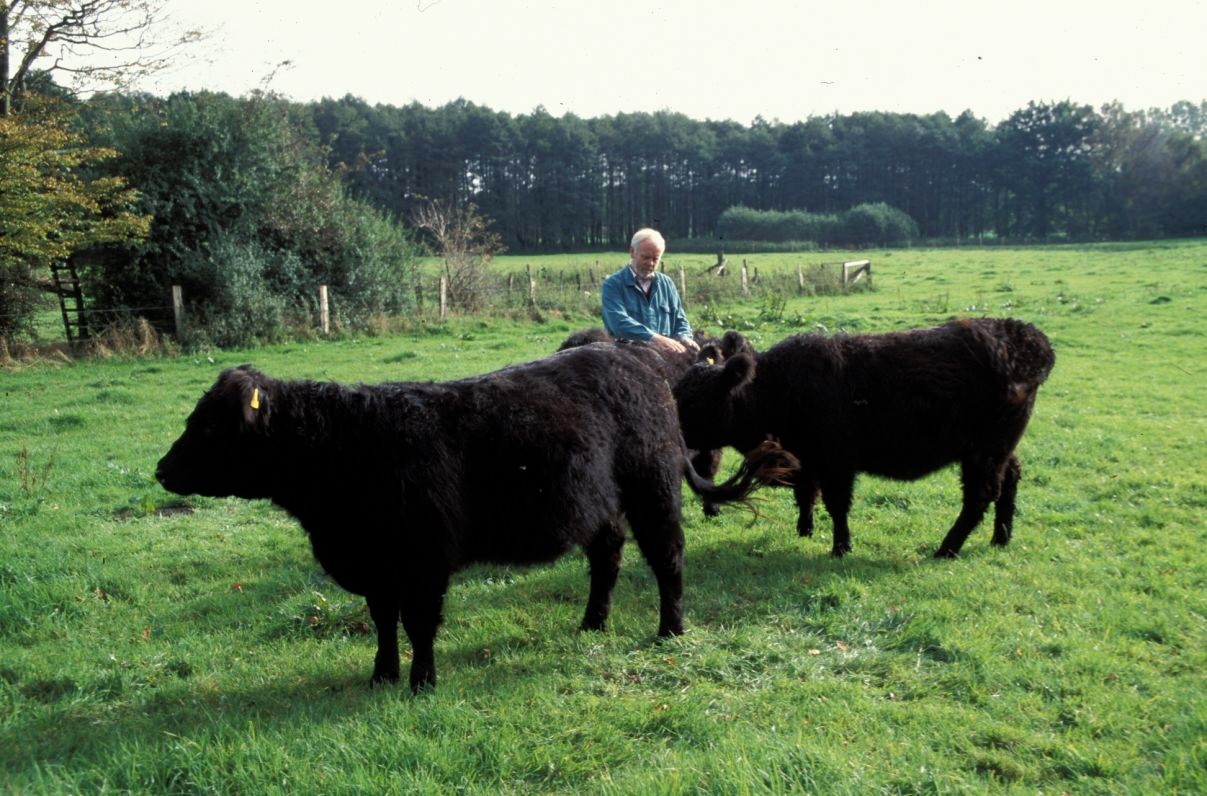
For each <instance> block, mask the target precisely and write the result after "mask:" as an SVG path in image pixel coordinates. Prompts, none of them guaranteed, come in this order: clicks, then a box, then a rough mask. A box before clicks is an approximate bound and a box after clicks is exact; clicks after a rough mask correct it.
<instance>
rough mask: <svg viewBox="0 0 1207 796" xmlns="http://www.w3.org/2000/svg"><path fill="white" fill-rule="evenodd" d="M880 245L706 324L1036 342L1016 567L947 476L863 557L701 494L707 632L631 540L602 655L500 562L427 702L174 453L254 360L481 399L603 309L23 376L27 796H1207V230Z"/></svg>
mask: <svg viewBox="0 0 1207 796" xmlns="http://www.w3.org/2000/svg"><path fill="white" fill-rule="evenodd" d="M863 256H867V253H864V255H863ZM870 256H871V259H872V262H873V266H874V272H875V289H874V290H871V291H861V292H857V293H852V294H850V295H835V296H825V297H807V296H797V295H795V294H794V293H792V294H790V295H787V296H784V297H783V299H784V300H782V301H777V300H772V298H773V297H769V296H767V295H761V296H758V297H755V298H752V299H750V300H748V301H746V302H740V301H734V302H733V303H731V304H727V305H726V306H715V305H710V306H708V307H705V306H703V305H701V304H700V303H699V302H698V301H695V300H693V299H692V296H691V293H692V291H691V290H690V289H689V296H688V299H689V314H690V316H691V318H692V320H693V322H694V323H697V324H701V323H702V324H703V325H705V326H706V327H708V328H710V329H711V331H714V332H718V331H720V328H719V327H718V326H716V325H713V323H712V322H713V321H715V320H716V319H724V320H725V321H726V322H727V323H730V324H732V325H735V326H737V327H738V328H740V329H742V330H744V331H745V332H746V333H747V334H749V335H750V337H751V339H752V340H753V341H755V342H756V343H757V344H758V345H760V346H765V345H769V344H771V343H773V342H775V341H776V340H778V339H779V338H781V337H783V336H785V335H787V334H791V333H795V332H801V331H819V330H824V331H828V332H836V331H839V330H846V331H852V332H871V331H881V330H888V329H896V328H904V327H913V326H924V325H930V324H933V323H936V322H940V321H943V320H946V319H948V318H950V317H955V316H970V315H971V316H976V315H1010V316H1016V317H1020V318H1023V319H1025V320H1028V321H1031V322H1033V323H1035V324H1037V325H1038V326H1040V327H1041V328H1042V329H1044V330H1045V331H1046V332H1047V333H1048V335H1049V336H1050V337H1051V339H1052V342H1053V345H1054V347H1055V349H1056V353H1057V363H1056V368H1055V371H1054V372H1053V374H1052V377H1051V378H1050V380H1049V381H1048V383H1047V384H1046V385H1045V386H1044V387H1042V388H1041V390H1040V394H1039V400H1038V404H1037V408H1036V412H1035V417H1034V420H1033V421H1032V424H1031V427H1030V429H1029V431H1028V433H1027V435H1026V437H1025V438H1024V440H1023V442H1022V445H1021V448H1020V455H1021V457H1022V459H1023V467H1024V474H1023V482H1022V484H1021V486H1020V488H1019V515H1018V517H1017V519H1016V523H1015V535H1014V542H1013V543H1012V544H1011V545H1010V546H1009V547H1007V548H1005V549H996V548H991V547H990V545H989V543H988V540H989V529H988V528H987V527H985V526H982V527H981V528H980V529H978V531H977V532H975V533H974V534H973V536H972V537H971V538H970V539H969V541H968V542H967V544H966V545H965V547H964V551H963V557H962V558H960V559H958V560H954V561H936V560H933V559H932V558H931V557H930V554H931V553H932V552H933V550H934V549H935V547H936V546H937V545H938V543H939V541H940V539H941V538H942V535H943V533H944V532H945V531H946V529H947V527H948V526H949V524H950V522H951V521H952V520H953V519H954V516H955V514H956V510H957V505H958V494H959V485H958V478H957V475H956V473H955V472H954V471H952V470H947V471H943V472H941V473H939V474H936V475H934V476H931V477H929V478H926V479H923V480H921V481H918V482H913V483H897V482H888V481H883V480H878V479H874V478H861V479H860V481H859V483H858V484H857V486H856V497H855V503H854V506H853V510H852V514H851V524H852V529H853V541H854V546H855V549H854V551H853V552H852V553H851V554H850V555H849V556H848V557H846V558H845V559H843V560H833V559H831V558H829V557H828V555H827V552H828V550H829V524H828V520H827V519H826V518H825V516H824V513H820V516H819V531H818V534H817V536H816V537H815V538H813V539H806V540H801V539H798V538H797V537H796V535H795V532H794V523H795V508H794V506H793V505H792V502H791V495H790V493H789V492H788V491H787V490H774V491H766V492H763V493H762V496H761V500H762V502H761V503H760V509H761V511H762V513H763V514H764V515H765V516H764V517H763V518H761V519H759V520H757V521H755V522H753V523H752V522H751V519H750V516H749V515H748V514H746V513H743V512H741V511H734V510H730V511H728V512H727V513H726V514H724V515H723V516H722V517H721V518H719V519H713V520H708V519H705V518H704V517H703V516H702V514H701V513H700V511H699V505H698V503H697V502H696V501H695V500H694V499H689V500H688V501H686V505H685V510H684V520H685V532H686V535H687V540H688V548H687V557H686V587H687V590H686V611H687V613H686V621H687V627H688V631H687V633H686V634H685V635H684V636H682V637H680V638H676V639H673V640H669V641H665V642H662V643H658V642H657V641H656V640H655V638H654V630H655V628H656V623H657V605H656V604H657V593H656V588H655V585H654V582H653V578H652V576H651V575H650V573H649V571H648V569H647V568H646V567H645V565H644V563H643V562H642V561H641V559H640V556H639V555H638V554H637V552H636V550H635V549H634V548H633V546H632V545H630V546H629V547H628V548H627V549H626V555H625V566H624V569H623V571H622V573H621V580H620V583H619V584H618V586H617V590H616V595H615V604H614V608H613V614H612V621H611V624H610V627H609V630H608V631H607V632H605V633H602V634H580V633H578V632H576V631H575V627H576V625H577V622H578V620H579V618H580V616H581V611H582V607H583V604H584V602H585V599H586V592H587V573H586V563H585V560H584V559H583V557H582V556H580V555H570V556H568V557H566V558H565V559H563V560H562V561H560V562H558V563H557V564H555V565H552V566H548V567H541V568H534V569H518V568H505V567H477V568H474V569H471V570H468V571H466V572H463V573H461V574H460V575H458V576H457V577H456V578H455V579H454V582H453V585H452V587H451V589H450V592H449V595H448V598H447V603H446V621H445V624H444V626H443V628H442V630H441V633H440V635H439V636H438V637H437V644H436V656H437V668H438V670H439V676H440V686H439V689H438V690H437V691H436V692H435V693H434V694H430V695H425V696H422V697H420V698H412V697H411V696H410V694H409V691H408V690H407V689H406V687H405V685H403V686H401V687H398V688H385V689H374V690H370V689H369V688H368V687H367V680H368V676H369V673H370V671H371V668H372V658H373V651H374V647H375V642H374V638H373V635H372V633H371V628H370V625H369V620H368V615H367V612H366V611H365V610H364V608H363V602H362V601H361V600H360V599H359V598H354V597H352V596H351V595H349V594H347V593H345V592H343V591H341V590H340V589H339V588H338V587H337V586H335V585H334V584H333V583H332V582H330V581H329V580H327V579H326V578H325V577H324V576H323V574H322V572H321V571H320V570H319V568H318V567H317V565H316V564H315V563H314V561H313V559H312V557H311V554H310V551H309V547H308V544H307V542H306V539H305V536H304V534H303V532H302V531H301V530H300V529H299V527H298V526H297V525H296V524H295V523H294V522H293V521H291V520H290V519H289V518H288V517H287V516H285V515H284V514H282V513H280V512H279V511H277V510H275V509H273V508H272V507H271V506H270V505H267V504H263V503H251V502H246V501H239V500H213V499H204V498H189V499H181V498H178V497H177V496H174V495H170V494H168V493H166V492H164V491H163V490H162V489H161V488H159V487H158V485H157V484H156V483H155V481H154V479H153V477H152V473H153V470H154V467H155V462H156V461H157V459H158V458H159V456H161V455H162V454H163V452H164V451H166V449H167V447H168V446H169V444H170V443H171V442H172V440H173V439H174V438H175V437H176V436H177V435H178V434H179V432H180V431H181V429H182V427H183V421H184V418H185V416H186V415H187V414H188V412H189V411H190V410H191V408H192V406H193V404H194V403H195V401H196V399H197V398H198V397H199V396H200V395H201V393H202V392H203V391H204V390H205V389H206V388H207V387H208V386H209V385H210V384H211V383H212V382H213V380H214V378H215V377H216V375H217V373H218V371H219V370H220V369H221V368H223V367H228V366H232V365H236V364H240V363H242V362H254V363H256V364H257V365H258V366H259V367H261V368H262V369H263V370H265V371H266V372H268V373H269V374H271V375H274V376H278V377H286V378H301V377H305V378H319V379H325V378H331V379H337V380H341V381H349V382H354V381H365V382H376V381H383V380H390V379H395V380H397V379H402V380H412V379H413V380H428V379H449V378H456V377H460V376H466V375H471V374H477V373H482V372H485V371H487V370H491V369H494V368H497V367H500V366H503V365H506V364H509V363H514V362H520V361H525V360H529V359H533V358H536V357H539V356H542V355H543V354H545V353H548V352H551V351H553V350H554V349H555V348H556V346H557V344H558V343H559V342H560V340H561V339H562V338H563V337H564V336H565V335H566V333H568V332H569V331H571V330H573V329H576V328H579V327H582V326H586V325H591V324H592V323H593V320H592V318H591V317H590V316H589V315H588V314H586V313H582V314H577V315H574V314H572V315H571V316H570V317H559V316H558V315H557V314H556V313H550V314H547V316H546V319H545V322H544V323H540V324H537V323H522V322H519V321H515V320H509V319H505V318H493V319H485V320H479V319H455V320H453V321H450V322H449V323H447V324H435V323H419V322H416V323H415V324H414V325H413V330H412V331H411V332H409V333H407V334H403V335H396V336H389V337H363V338H351V337H345V338H342V339H337V340H329V341H317V342H305V343H296V344H292V345H283V346H277V347H273V348H267V349H261V350H254V351H212V352H203V353H195V354H186V355H181V356H179V357H175V358H142V359H133V358H131V359H108V360H91V361H79V362H76V363H74V364H71V365H68V364H64V363H61V362H60V363H42V364H35V365H24V366H17V367H14V368H12V369H9V370H7V371H0V395H2V399H0V792H13V793H18V792H19V793H62V792H68V793H70V792H82V793H105V792H125V791H137V792H147V791H151V792H189V793H192V792H217V793H271V792H314V793H379V792H380V793H387V792H389V793H449V792H460V791H466V792H477V793H497V792H515V793H529V792H573V793H617V794H621V793H623V794H627V793H696V792H709V793H713V792H715V793H734V794H738V793H762V792H777V793H778V792H821V793H850V794H866V793H875V792H880V793H940V792H958V793H965V792H1018V793H1040V792H1042V793H1062V792H1068V793H1112V794H1114V793H1156V792H1162V793H1188V794H1189V793H1205V792H1207V727H1205V724H1207V698H1205V695H1207V677H1205V676H1204V673H1205V672H1207V654H1205V653H1207V632H1205V630H1207V627H1205V614H1207V599H1205V594H1207V592H1205V589H1204V586H1205V584H1204V575H1205V569H1207V567H1205V556H1204V553H1203V541H1204V534H1203V525H1204V508H1205V507H1207V468H1205V467H1204V455H1205V453H1207V445H1205V443H1207V409H1205V408H1204V407H1205V406H1207V402H1205V401H1204V395H1205V394H1207V376H1205V371H1204V361H1205V356H1204V355H1205V354H1207V344H1205V341H1207V338H1205V335H1207V241H1192V242H1180V243H1169V244H1135V245H1126V246H1124V245H1117V246H1094V247H1052V248H1034V249H993V250H985V249H965V250H935V251H927V250H898V251H892V252H872V253H870ZM596 259H600V258H599V257H598V256H597V255H590V256H585V257H582V258H574V257H551V258H547V259H545V260H542V258H531V257H527V258H512V259H509V258H501V260H500V263H499V267H501V268H519V269H522V268H523V267H524V265H525V264H526V263H531V264H534V265H536V264H538V263H542V262H544V263H545V264H547V265H548V266H549V267H551V268H559V267H562V266H563V264H565V265H566V267H573V266H581V265H583V264H584V263H587V262H593V261H594V260H596ZM615 259H616V260H617V262H616V263H614V265H615V266H617V267H618V266H619V264H620V262H619V261H620V260H622V259H623V258H622V257H617V258H615ZM698 259H699V261H700V263H701V264H703V265H707V264H710V263H711V258H707V257H699V258H698ZM748 259H749V260H750V262H751V265H752V266H757V267H759V268H760V271H761V273H764V274H774V273H786V272H789V271H791V272H792V273H794V269H795V267H796V264H797V263H798V262H805V263H808V262H811V261H814V260H816V261H822V260H831V259H836V258H834V257H831V256H829V255H800V256H794V255H778V254H777V255H765V256H760V255H750V256H748ZM837 259H841V256H839V257H837ZM668 260H669V262H670V264H671V265H672V266H673V265H674V264H675V261H676V258H675V257H674V254H673V252H672V253H671V254H670V255H668ZM607 270H609V271H610V270H612V267H609V268H608V269H607ZM341 499H343V500H347V501H349V502H352V501H357V500H361V499H364V496H360V495H344V496H342V497H341ZM405 665H406V661H404V666H405Z"/></svg>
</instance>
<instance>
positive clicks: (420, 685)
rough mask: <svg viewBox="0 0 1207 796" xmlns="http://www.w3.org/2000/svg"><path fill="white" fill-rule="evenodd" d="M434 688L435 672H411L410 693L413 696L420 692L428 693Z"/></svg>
mask: <svg viewBox="0 0 1207 796" xmlns="http://www.w3.org/2000/svg"><path fill="white" fill-rule="evenodd" d="M435 690H436V673H435V672H423V673H419V674H416V673H415V672H411V693H412V694H414V695H415V696H419V695H420V694H430V693H432V692H433V691H435Z"/></svg>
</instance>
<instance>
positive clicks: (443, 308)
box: [440, 276, 448, 320]
mask: <svg viewBox="0 0 1207 796" xmlns="http://www.w3.org/2000/svg"><path fill="white" fill-rule="evenodd" d="M447 313H448V279H447V278H445V277H443V276H442V277H440V320H444V316H445V315H446V314H447Z"/></svg>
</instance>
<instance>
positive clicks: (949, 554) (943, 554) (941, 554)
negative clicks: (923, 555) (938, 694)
mask: <svg viewBox="0 0 1207 796" xmlns="http://www.w3.org/2000/svg"><path fill="white" fill-rule="evenodd" d="M959 557H960V551H958V550H948V549H947V548H945V547H940V548H939V549H938V550H936V551H935V558H959Z"/></svg>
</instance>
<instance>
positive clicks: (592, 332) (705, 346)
mask: <svg viewBox="0 0 1207 796" xmlns="http://www.w3.org/2000/svg"><path fill="white" fill-rule="evenodd" d="M692 336H693V337H694V338H695V341H696V344H697V345H699V346H700V352H699V353H696V352H694V351H690V350H689V351H684V352H683V353H678V354H676V353H672V352H669V351H663V350H662V349H659V348H654V347H653V346H651V345H649V344H648V343H643V342H639V341H636V340H624V339H621V340H617V339H615V338H613V337H612V335H610V334H608V331H607V330H606V329H601V328H599V327H594V328H591V329H580V330H579V331H577V332H571V333H570V335H569V336H568V337H567V338H566V339H565V340H563V341H562V344H561V345H560V346H558V349H557V350H558V351H565V350H567V349H569V348H578V347H580V346H585V345H591V344H592V343H615V344H616V345H617V346H618V347H620V348H621V349H622V350H624V351H627V352H637V353H640V352H653V353H655V354H656V355H657V358H653V359H650V362H649V363H647V364H650V363H652V364H653V366H654V367H655V369H656V370H657V371H658V372H659V373H661V374H662V377H663V378H664V379H666V381H667V383H668V384H670V385H671V386H674V384H675V383H676V382H678V381H679V379H680V378H682V376H683V374H684V373H687V370H688V368H690V367H691V366H692V365H693V364H695V363H696V362H697V361H707V362H708V363H709V364H715V363H717V362H722V361H724V360H725V357H727V356H733V355H734V354H738V353H741V352H745V353H748V354H751V355H753V354H754V353H755V350H754V347H753V346H751V345H750V344H749V343H748V342H746V339H745V338H744V337H742V335H740V334H738V333H737V332H732V331H731V332H726V333H725V334H724V335H723V336H722V337H721V338H720V339H716V338H714V337H713V336H712V335H710V334H708V332H705V331H704V330H702V329H696V330H695V332H694V333H693V335H692ZM721 453H722V451H721V449H720V448H713V449H711V450H690V451H688V455H689V456H690V457H691V462H692V467H694V468H695V470H696V472H697V473H699V474H700V475H702V476H704V477H705V478H707V479H710V480H711V479H712V478H713V477H714V476H715V475H716V474H717V472H718V471H719V470H720V469H721ZM720 513H721V509H720V507H719V506H718V505H717V504H716V503H713V502H712V501H710V500H707V499H706V500H704V514H705V515H706V516H709V517H715V516H717V515H718V514H720Z"/></svg>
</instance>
